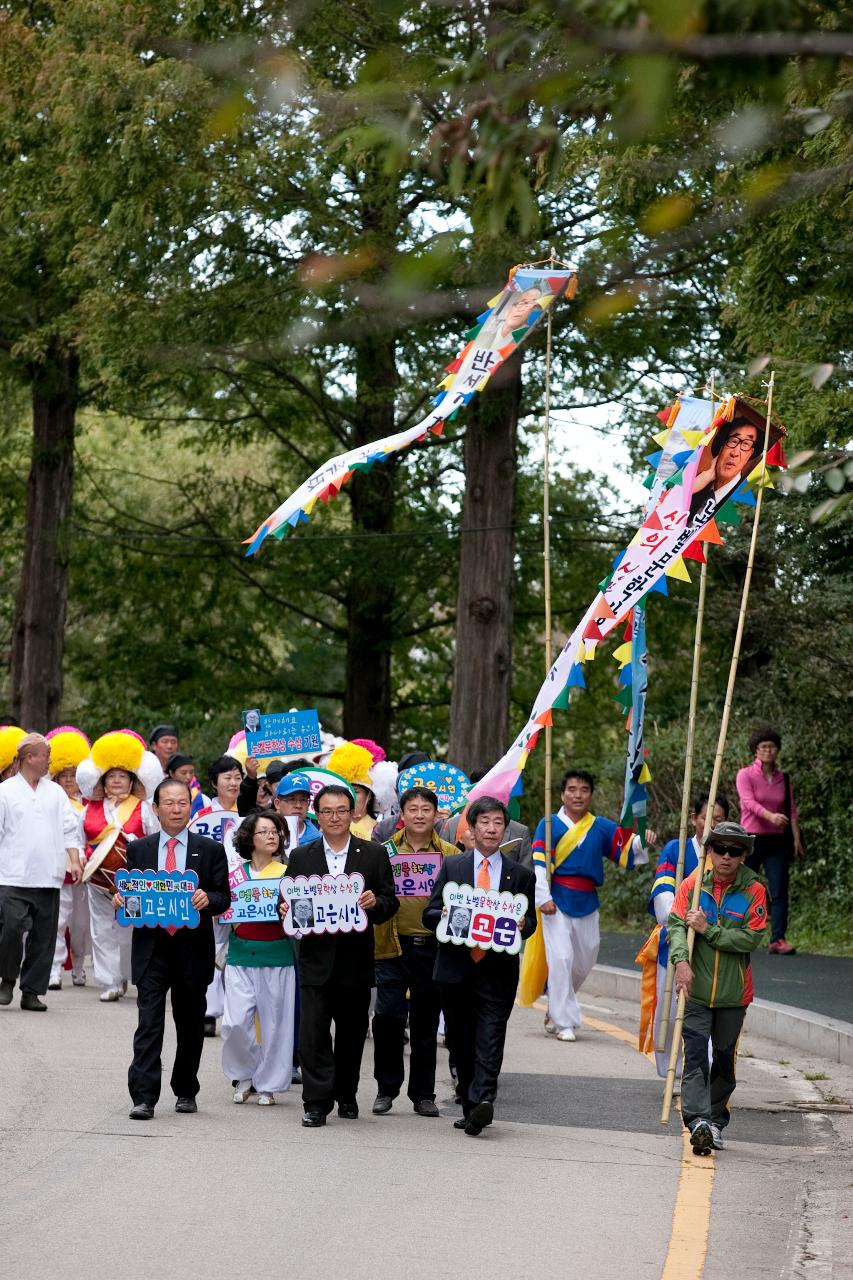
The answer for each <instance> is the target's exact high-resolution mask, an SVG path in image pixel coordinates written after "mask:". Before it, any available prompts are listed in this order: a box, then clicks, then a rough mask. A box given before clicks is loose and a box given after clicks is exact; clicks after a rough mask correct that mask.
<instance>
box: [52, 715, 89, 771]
mask: <svg viewBox="0 0 853 1280" xmlns="http://www.w3.org/2000/svg"><path fill="white" fill-rule="evenodd" d="M44 736H45V737H46V738H47V740H48V742H49V743H50V776H51V777H52V778H55V777H56V775H57V774H58V773H62V771H63V769H76V768H77V766H78V764H80V762H81V760H85V759H86V756H87V755H88V754H89V750H90V747H91V743H90V742H89V739H88V738H87V737H86V735H85V733H83V732H82V731H81V730H80V729H75V728H74V727H73V725H70V724H63V725H60V727H59V728H58V729H51V731H50V733H46V734H45V735H44Z"/></svg>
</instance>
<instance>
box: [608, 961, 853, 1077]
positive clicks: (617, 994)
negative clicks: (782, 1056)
mask: <svg viewBox="0 0 853 1280" xmlns="http://www.w3.org/2000/svg"><path fill="white" fill-rule="evenodd" d="M583 991H584V994H589V995H594V996H613V997H614V998H615V999H617V1000H630V1001H636V1002H637V1003H638V1004H639V1000H640V972H639V970H637V972H636V973H635V972H633V971H632V970H631V969H617V968H614V967H613V966H612V965H607V964H597V965H596V966H595V968H594V969H593V971H592V973H591V974H590V975H589V977H588V978H587V979H586V981H585V982H584V984H583ZM746 1029H747V1031H751V1032H752V1033H753V1034H754V1035H757V1036H763V1037H764V1038H765V1039H767V1040H775V1041H776V1042H777V1043H778V1044H786V1045H790V1047H791V1048H792V1049H801V1050H803V1052H805V1053H811V1054H814V1056H815V1057H816V1058H826V1059H827V1060H828V1061H830V1062H841V1063H843V1064H844V1065H845V1066H847V1067H853V1023H851V1022H840V1021H839V1020H838V1019H837V1018H827V1017H824V1015H823V1014H821V1013H812V1012H811V1011H810V1010H808V1009H797V1008H795V1007H794V1006H793V1005H789V1004H774V1003H773V1001H772V1000H753V1002H752V1004H751V1005H750V1006H749V1015H748V1019H747V1025H746Z"/></svg>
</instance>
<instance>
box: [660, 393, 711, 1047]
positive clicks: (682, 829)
mask: <svg viewBox="0 0 853 1280" xmlns="http://www.w3.org/2000/svg"><path fill="white" fill-rule="evenodd" d="M709 386H710V391H711V422H713V421H714V375H713V374H712V375H711V381H710V384H709ZM707 556H708V552H707V549H706V552H705V557H706V558H705V560H704V561H703V563H702V568H701V569H700V570H699V600H698V603H697V606H696V630H695V632H694V635H693V671H692V674H691V676H690V707H689V710H688V713H687V746H686V748H685V752H684V778H683V780H682V784H681V821H680V823H679V825H678V862H677V863H676V866H675V890H674V891H675V893H678V890H679V888H680V886H681V881H682V880H683V879H684V860H685V857H686V854H687V822H688V819H689V817H690V791H691V788H692V786H693V746H694V741H695V738H696V708H697V705H698V702H699V668H700V665H701V661H702V624H703V622H704V619H705V590H706V587H707V584H708V560H707ZM674 978H675V970H674V969H673V967H672V962H671V961H670V960H667V965H666V982H665V983H664V988H663V1006H662V1008H661V1016H660V1023H659V1025H658V1034H657V1039H656V1041H655V1049H656V1051H657V1052H658V1053H664V1052H665V1050H666V1037H667V1034H668V1032H669V1012H670V1006H671V1004H672V983H673V980H674Z"/></svg>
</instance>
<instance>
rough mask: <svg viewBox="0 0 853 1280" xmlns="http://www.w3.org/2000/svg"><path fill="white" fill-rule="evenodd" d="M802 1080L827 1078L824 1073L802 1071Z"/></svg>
mask: <svg viewBox="0 0 853 1280" xmlns="http://www.w3.org/2000/svg"><path fill="white" fill-rule="evenodd" d="M803 1079H804V1080H828V1079H829V1076H828V1075H827V1074H826V1072H825V1071H804V1072H803Z"/></svg>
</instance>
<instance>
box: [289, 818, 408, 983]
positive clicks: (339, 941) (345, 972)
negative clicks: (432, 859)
mask: <svg viewBox="0 0 853 1280" xmlns="http://www.w3.org/2000/svg"><path fill="white" fill-rule="evenodd" d="M344 871H345V872H346V874H347V875H351V874H352V873H353V872H354V871H358V872H359V873H360V874H361V875H362V876H364V887H365V889H370V890H372V892H373V893H375V894H376V906H375V907H373V908H372V909H371V910H370V911H368V912H366V913H365V914H366V915H367V919H368V921H369V922H370V924H371V925H374V924H384V923H385V921H386V920H390V919H391V917H392V916H393V915H396V913H397V911H398V910H399V908H400V904H399V902H398V901H397V898H396V896H395V894H394V877H393V875H392V874H391V863H390V862H389V861H388V850H387V849H386V848H385V847H384V845H381V844H375V843H374V842H373V841H372V840H361V839H359V837H358V836H350V843H349V852H348V854H347V860H346V863H345V864H344ZM328 873H329V867H328V864H327V862H326V854H325V851H324V849H323V841H322V840H312V841H311V842H310V843H309V844H301V845H299V846H298V847H297V848H296V849H294V851H293V853H292V854H291V855H290V859H289V861H288V863H287V874H288V875H289V876H325V875H328ZM296 951H297V956H298V959H299V981H300V983H301V984H302V986H304V987H319V986H322V984H323V983H324V982H328V980H329V978H330V977H331V975H332V970H333V969H334V968H335V965H336V961H337V962H338V968H337V976H338V979H339V980H340V981H341V982H343V983H345V984H346V985H348V986H360V985H363V984H365V983H366V984H367V986H369V987H372V986H373V930H372V929H371V928H369V927H368V928H367V929H365V931H364V933H326V934H323V933H320V934H307V935H306V936H305V937H304V938H300V939H299V940H298V941H297V943H296ZM341 961H343V962H344V963H343V964H341V963H340V962H341Z"/></svg>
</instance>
